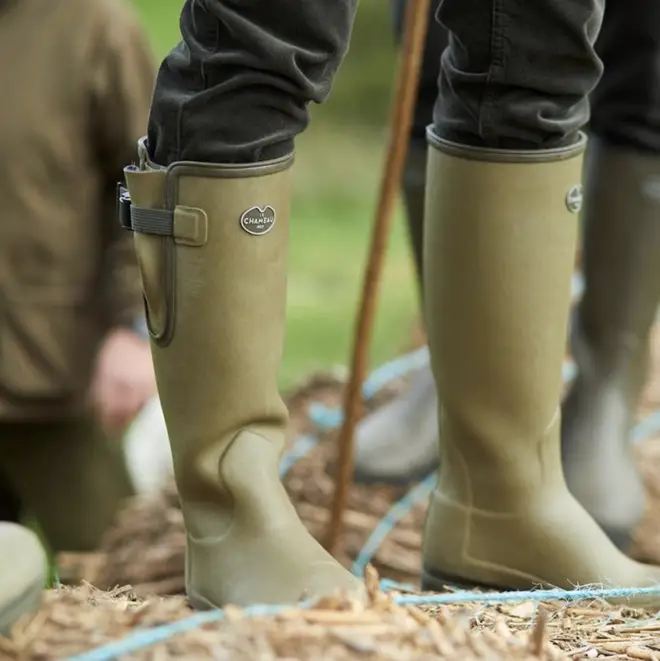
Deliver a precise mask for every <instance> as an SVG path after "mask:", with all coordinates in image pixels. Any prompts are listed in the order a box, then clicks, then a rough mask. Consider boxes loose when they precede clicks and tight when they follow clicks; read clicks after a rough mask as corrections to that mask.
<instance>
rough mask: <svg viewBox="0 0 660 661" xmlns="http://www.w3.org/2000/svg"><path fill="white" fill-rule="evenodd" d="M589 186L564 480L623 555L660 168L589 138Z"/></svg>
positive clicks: (659, 219)
mask: <svg viewBox="0 0 660 661" xmlns="http://www.w3.org/2000/svg"><path fill="white" fill-rule="evenodd" d="M586 181H587V189H586V197H585V209H584V231H585V240H584V253H583V260H582V270H583V274H584V278H585V285H586V289H585V292H584V295H583V298H582V300H581V302H580V304H579V308H578V310H577V314H576V317H575V324H574V327H573V331H572V338H571V339H572V345H573V356H574V359H575V362H576V365H577V368H578V374H577V378H576V380H575V381H574V382H573V384H572V386H571V388H570V390H569V393H568V396H567V398H566V400H565V402H564V406H563V413H562V415H563V422H562V448H563V461H564V472H565V475H566V481H567V483H568V487H569V489H570V490H571V491H572V493H573V495H575V497H576V498H577V499H578V500H579V501H580V502H581V503H582V504H583V505H584V507H585V508H586V509H587V511H589V512H590V513H591V515H592V516H593V517H594V518H595V519H596V521H598V523H600V525H601V526H602V527H603V529H604V530H605V531H606V532H607V533H608V535H609V536H610V537H611V539H612V540H613V541H614V542H615V543H616V544H617V545H618V546H619V547H620V548H626V547H627V546H628V544H629V542H630V536H631V533H632V531H633V529H634V527H635V526H636V525H637V523H638V522H639V520H640V519H641V517H642V514H643V509H644V489H643V485H642V481H641V478H640V476H639V474H638V472H637V469H636V466H635V464H634V461H633V456H632V446H631V444H630V442H629V433H630V430H631V428H632V425H633V422H634V417H635V408H636V404H637V401H638V399H639V395H640V391H641V389H642V386H643V385H644V381H645V378H646V370H647V359H648V349H649V346H648V345H649V333H650V330H651V326H652V325H653V320H654V318H655V314H656V310H657V306H658V301H659V300H660V204H659V202H660V184H659V183H658V182H660V159H659V158H658V157H657V156H653V155H647V154H641V153H639V152H635V151H627V150H621V149H616V148H613V147H608V146H607V145H606V144H604V143H603V142H602V141H600V140H598V139H594V138H592V139H591V141H590V145H589V168H588V174H587V178H586Z"/></svg>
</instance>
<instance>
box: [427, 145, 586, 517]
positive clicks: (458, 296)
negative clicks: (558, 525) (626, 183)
mask: <svg viewBox="0 0 660 661" xmlns="http://www.w3.org/2000/svg"><path fill="white" fill-rule="evenodd" d="M584 147H585V141H584V139H583V140H582V141H581V142H580V143H579V144H578V145H576V146H574V147H571V148H566V149H557V150H552V151H545V152H523V153H517V152H504V153H502V152H497V151H494V150H485V149H474V148H469V147H458V146H456V145H453V144H450V143H446V142H444V141H442V140H440V139H438V138H437V137H435V136H434V135H433V134H432V133H431V134H430V148H429V166H428V175H427V180H428V181H429V186H427V196H426V214H427V215H426V245H425V255H424V262H425V291H427V292H428V295H427V296H426V316H427V323H428V328H429V344H430V347H431V355H432V364H433V371H434V374H435V378H436V382H437V384H438V395H439V398H440V401H441V402H442V405H441V415H440V417H441V423H440V426H441V429H440V437H441V438H442V442H441V473H440V489H441V490H442V491H445V492H446V493H447V495H448V496H450V497H451V498H453V499H455V500H456V501H458V502H463V503H466V504H467V503H471V504H473V505H474V506H475V507H481V506H483V507H487V508H488V509H491V510H495V511H511V510H512V509H515V508H517V507H519V506H520V504H521V496H523V495H525V494H527V495H529V494H533V493H535V492H538V491H539V489H541V488H542V487H543V484H544V483H546V482H552V483H554V482H557V481H561V480H562V474H561V468H560V455H559V441H558V424H559V408H558V405H559V397H560V390H561V368H562V360H563V357H564V352H565V340H566V326H567V318H568V309H569V304H570V298H571V275H572V266H573V258H574V254H575V244H576V238H577V228H578V216H577V211H579V206H580V195H581V191H580V174H581V154H582V152H583V150H584ZM431 182H432V183H431ZM550 486H552V485H550Z"/></svg>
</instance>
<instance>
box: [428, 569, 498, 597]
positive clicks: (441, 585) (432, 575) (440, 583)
mask: <svg viewBox="0 0 660 661" xmlns="http://www.w3.org/2000/svg"><path fill="white" fill-rule="evenodd" d="M447 586H452V587H456V588H460V589H461V590H475V589H477V590H486V591H491V592H492V591H495V592H511V588H506V587H504V586H502V585H489V584H488V583H476V582H474V581H466V580H465V579H462V578H459V577H457V576H453V575H451V574H445V573H443V572H439V571H435V570H434V571H431V570H429V569H422V575H421V588H422V592H446V591H447V590H446V588H447Z"/></svg>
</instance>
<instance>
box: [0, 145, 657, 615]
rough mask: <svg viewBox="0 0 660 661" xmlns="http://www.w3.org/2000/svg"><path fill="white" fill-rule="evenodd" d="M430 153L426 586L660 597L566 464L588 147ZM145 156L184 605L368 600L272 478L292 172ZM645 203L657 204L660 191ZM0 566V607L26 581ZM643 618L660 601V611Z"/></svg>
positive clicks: (148, 288) (136, 177)
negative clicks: (432, 385)
mask: <svg viewBox="0 0 660 661" xmlns="http://www.w3.org/2000/svg"><path fill="white" fill-rule="evenodd" d="M429 141H430V149H429V156H428V183H429V185H428V187H427V195H426V204H425V206H426V222H425V231H426V236H425V242H424V250H425V257H424V262H425V270H424V294H425V295H424V298H425V312H426V314H425V317H426V321H427V325H428V334H429V342H430V348H431V355H432V368H433V373H434V376H435V380H436V382H437V384H438V387H439V391H440V393H441V395H442V407H441V410H440V415H439V419H440V427H441V434H440V436H441V438H442V443H441V444H440V457H441V462H440V470H439V479H438V486H437V488H436V490H435V491H434V493H433V495H432V498H431V503H430V508H429V513H428V517H427V522H426V529H425V533H424V548H423V565H424V567H423V587H424V588H426V589H436V588H440V587H441V586H442V585H443V584H444V583H445V582H448V581H451V582H454V583H460V584H469V585H475V584H479V585H484V586H493V587H499V588H531V587H534V586H537V585H553V586H558V587H562V588H571V587H573V586H574V585H575V584H594V583H597V584H606V585H613V586H627V587H645V586H652V585H655V584H656V583H658V582H660V568H656V567H651V566H645V565H641V564H639V563H636V562H634V561H632V560H631V559H629V558H628V557H626V556H625V555H624V554H623V553H621V552H620V551H619V550H618V549H617V548H616V547H615V546H614V544H613V543H612V542H611V541H610V539H608V537H607V535H606V534H605V533H604V532H603V531H602V529H601V527H599V526H598V525H597V524H596V523H595V521H594V520H593V519H592V518H591V516H590V515H589V514H587V512H586V511H585V510H584V509H583V507H582V506H581V505H579V504H578V502H577V501H576V500H575V499H574V497H573V496H572V495H571V494H570V492H569V490H568V488H567V486H566V483H565V480H564V475H563V471H562V461H561V451H560V438H559V436H560V434H559V432H560V424H561V421H560V417H561V416H560V410H559V398H560V391H561V365H562V360H563V358H564V349H565V331H566V325H567V316H568V309H569V304H570V297H571V275H572V269H573V263H574V254H575V246H576V240H577V234H578V222H579V221H578V212H579V211H580V206H581V187H580V181H581V175H582V157H583V152H584V149H585V145H586V140H585V139H584V138H582V139H581V140H580V142H579V143H578V144H576V145H575V146H573V147H570V148H566V149H558V150H552V151H545V152H518V153H515V152H499V151H495V150H485V149H476V148H469V147H463V146H459V145H454V144H450V143H447V142H445V141H442V140H440V139H439V138H437V136H434V135H433V134H430V135H429ZM139 153H140V163H139V165H138V166H136V167H130V168H127V170H126V172H125V174H126V181H127V187H128V191H129V192H130V196H129V195H128V194H126V193H124V194H123V195H122V204H121V208H122V209H123V213H122V222H123V223H124V224H125V226H126V227H130V228H131V229H132V230H133V231H134V232H135V243H136V249H137V254H138V258H139V261H140V267H141V272H142V278H143V285H144V293H145V303H146V308H147V312H148V319H149V325H150V330H151V333H152V350H153V359H154V364H155V367H156V375H157V379H158V386H159V392H160V397H161V403H162V407H163V411H164V414H165V419H166V422H167V426H168V431H169V435H170V442H171V447H172V454H173V459H174V467H175V474H176V480H177V485H178V489H179V493H180V497H181V504H182V509H183V514H184V518H185V523H186V528H187V532H188V536H187V557H186V584H187V589H188V596H189V598H190V601H191V603H192V604H193V606H195V607H197V608H209V607H217V606H223V605H225V604H228V603H232V604H238V605H245V604H251V603H286V602H295V601H297V600H299V599H300V598H303V597H311V596H315V595H320V594H326V593H329V592H332V591H335V590H338V589H342V590H344V591H347V592H348V593H350V594H354V595H360V594H362V593H363V586H362V583H361V582H360V581H358V580H357V579H356V578H354V577H353V576H351V575H350V574H349V573H348V572H347V571H346V570H344V569H343V568H342V567H341V566H340V565H339V564H338V563H337V562H336V561H335V560H334V559H333V558H332V557H330V555H328V554H327V553H326V551H325V550H324V549H323V548H322V547H321V546H320V545H319V544H318V543H317V542H315V541H314V540H313V538H312V537H311V536H310V535H309V533H308V532H307V531H306V529H305V527H304V526H303V524H302V523H301V522H300V520H299V518H298V516H297V515H296V512H295V510H294V508H293V506H292V505H291V503H290V501H289V498H288V496H287V494H286V491H285V490H284V488H283V486H282V483H281V481H280V479H279V475H278V464H279V458H280V455H281V452H282V449H283V446H284V442H285V434H286V423H287V411H286V407H285V406H284V404H283V402H282V400H281V398H280V395H279V393H278V390H277V373H278V369H279V365H280V360H281V354H282V345H283V332H284V317H285V307H286V306H285V299H286V273H287V246H288V240H289V203H290V166H291V165H292V162H293V158H292V157H289V158H283V159H280V160H278V161H273V162H268V163H260V164H257V165H253V166H240V165H227V166H223V165H210V164H196V163H175V164H173V165H171V166H170V167H169V168H167V169H164V168H160V167H159V166H157V165H155V164H153V163H150V162H149V159H148V155H147V151H146V146H145V144H144V141H142V142H141V143H140V145H139ZM649 170H650V168H649ZM652 174H653V173H652V172H648V177H647V179H648V181H649V182H650V181H651V175H652ZM621 176H622V177H624V176H628V174H626V173H621ZM642 183H643V182H641V183H640V185H642ZM643 189H644V191H646V192H647V193H648V194H647V196H646V197H645V198H644V199H645V200H646V202H645V204H648V205H649V208H650V209H654V210H655V209H657V206H656V202H655V199H654V198H653V195H652V194H651V193H653V191H654V190H655V189H654V188H653V186H651V184H650V183H649V184H648V185H647V186H646V187H645V188H644V187H643ZM649 191H650V193H649ZM640 204H642V202H640ZM631 212H632V213H638V212H640V209H631ZM649 249H650V248H649ZM1 543H2V540H1V539H0V544H1ZM3 549H4V546H3V545H0V555H2V553H3ZM2 562H3V567H2V571H1V572H0V595H3V594H4V592H3V585H2V582H1V581H2V580H5V574H7V575H8V574H9V573H10V571H13V568H12V567H10V566H9V564H7V563H6V561H5V560H2ZM10 562H12V559H11V558H10ZM35 565H38V562H37V563H35ZM3 598H4V597H0V613H1V614H2V616H3V617H4V618H5V620H6V619H7V615H6V614H8V613H10V612H11V609H12V605H11V604H8V602H7V600H6V599H5V601H2V599H3ZM632 603H633V604H634V605H637V606H646V607H650V608H660V597H648V596H645V597H637V598H635V599H634V600H632Z"/></svg>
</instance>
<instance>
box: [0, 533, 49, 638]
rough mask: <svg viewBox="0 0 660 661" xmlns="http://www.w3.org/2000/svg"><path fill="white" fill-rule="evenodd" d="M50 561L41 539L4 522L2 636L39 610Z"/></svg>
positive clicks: (0, 575) (0, 599)
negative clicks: (18, 622) (19, 621)
mask: <svg viewBox="0 0 660 661" xmlns="http://www.w3.org/2000/svg"><path fill="white" fill-rule="evenodd" d="M47 570H48V561H47V559H46V552H45V551H44V549H43V547H42V546H41V543H40V542H39V538H38V537H37V536H36V535H35V534H34V533H33V532H32V531H31V530H28V529H27V528H23V527H22V526H19V525H17V524H15V523H5V522H0V636H6V635H8V634H9V633H10V632H11V628H12V626H13V625H14V624H15V623H16V621H17V620H18V619H20V618H21V617H22V616H23V615H26V614H27V613H31V612H34V611H36V610H37V608H38V607H39V603H40V601H41V594H42V591H43V590H44V588H45V587H46V586H45V583H46V574H47Z"/></svg>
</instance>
